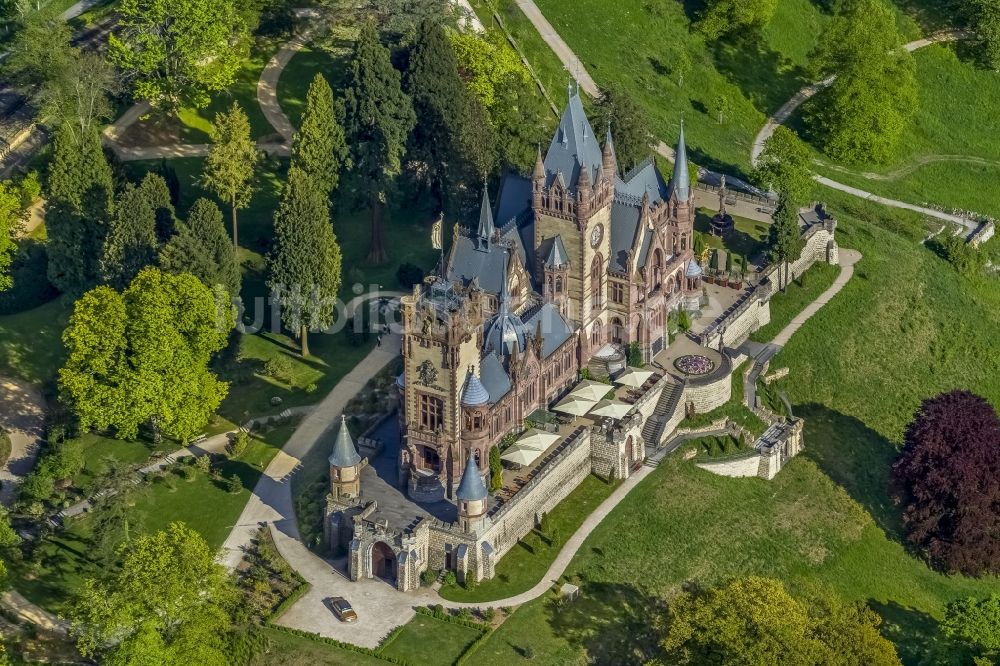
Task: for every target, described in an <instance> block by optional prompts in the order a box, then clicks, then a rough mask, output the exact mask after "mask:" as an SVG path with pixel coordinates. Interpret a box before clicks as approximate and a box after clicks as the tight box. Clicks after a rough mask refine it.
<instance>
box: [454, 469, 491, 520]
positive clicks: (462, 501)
mask: <svg viewBox="0 0 1000 666" xmlns="http://www.w3.org/2000/svg"><path fill="white" fill-rule="evenodd" d="M487 496H488V493H487V491H486V485H485V484H483V477H482V476H480V474H479V467H478V466H477V465H476V456H475V455H474V454H473V453H472V452H471V451H470V452H469V458H468V460H467V461H466V463H465V473H463V474H462V482H461V483H460V484H458V490H457V491H456V492H455V497H456V498H457V499H458V525H459V527H460V528H461V529H463V530H465V531H466V532H475V531H476V530H477V529H479V528H480V527H482V526H483V523H484V522H485V520H486V505H487V500H486V498H487Z"/></svg>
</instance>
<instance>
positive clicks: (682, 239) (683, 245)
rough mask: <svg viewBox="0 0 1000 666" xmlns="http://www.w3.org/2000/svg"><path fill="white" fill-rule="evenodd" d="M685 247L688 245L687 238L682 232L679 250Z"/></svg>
mask: <svg viewBox="0 0 1000 666" xmlns="http://www.w3.org/2000/svg"><path fill="white" fill-rule="evenodd" d="M687 247H688V239H687V236H684V235H683V234H682V235H681V252H683V251H684V250H686V249H687Z"/></svg>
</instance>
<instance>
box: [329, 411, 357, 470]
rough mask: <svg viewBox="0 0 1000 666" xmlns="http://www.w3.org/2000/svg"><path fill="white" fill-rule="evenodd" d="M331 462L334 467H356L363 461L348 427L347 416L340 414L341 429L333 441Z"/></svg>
mask: <svg viewBox="0 0 1000 666" xmlns="http://www.w3.org/2000/svg"><path fill="white" fill-rule="evenodd" d="M329 460H330V464H331V465H332V466H334V467H341V468H343V467H354V466H355V465H357V464H358V463H359V462H361V456H360V455H358V450H357V449H356V448H355V447H354V440H353V439H351V432H350V431H349V430H348V429H347V416H345V415H344V414H341V415H340V429H339V430H338V431H337V438H336V439H335V440H334V441H333V453H331V454H330V458H329Z"/></svg>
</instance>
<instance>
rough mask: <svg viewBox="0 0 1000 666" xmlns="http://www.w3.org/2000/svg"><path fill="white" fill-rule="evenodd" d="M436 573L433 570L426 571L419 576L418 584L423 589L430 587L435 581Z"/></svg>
mask: <svg viewBox="0 0 1000 666" xmlns="http://www.w3.org/2000/svg"><path fill="white" fill-rule="evenodd" d="M437 577H438V572H437V570H435V569H426V570H425V571H424V572H423V573H422V574H420V584H421V585H423V586H424V587H430V586H431V585H433V584H434V581H435V580H437Z"/></svg>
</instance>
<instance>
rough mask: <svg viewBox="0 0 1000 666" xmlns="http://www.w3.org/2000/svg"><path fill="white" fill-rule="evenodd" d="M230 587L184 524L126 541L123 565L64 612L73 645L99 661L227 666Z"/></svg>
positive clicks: (91, 584)
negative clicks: (69, 626) (75, 643)
mask: <svg viewBox="0 0 1000 666" xmlns="http://www.w3.org/2000/svg"><path fill="white" fill-rule="evenodd" d="M235 599H236V592H235V587H234V585H233V583H232V581H231V580H230V579H229V577H228V576H227V574H226V571H225V569H223V567H222V566H221V565H219V564H217V563H216V562H215V553H214V552H213V550H212V549H211V548H209V546H208V544H207V543H205V540H204V539H202V537H201V536H200V535H199V534H198V533H197V532H195V531H194V530H192V529H190V528H189V527H187V526H185V525H184V524H183V523H172V524H171V525H170V526H169V527H168V528H167V529H166V530H164V531H162V532H156V533H154V534H145V535H142V536H139V537H137V538H136V539H134V540H132V541H131V542H130V543H129V544H127V545H126V546H125V549H124V551H123V560H122V566H121V569H120V570H119V571H117V572H115V573H113V574H111V575H108V576H107V577H106V578H105V579H103V580H97V579H88V580H87V581H85V583H84V585H83V589H82V590H81V592H80V593H79V595H78V598H77V600H76V602H75V604H74V605H73V606H72V609H71V611H70V617H71V619H72V631H73V635H74V636H75V637H76V642H77V647H78V648H79V650H80V652H81V653H82V654H83V655H85V656H87V657H94V656H98V655H100V656H101V657H102V663H105V664H122V665H124V664H164V665H170V666H181V665H183V664H199V665H202V666H225V665H226V664H228V663H230V662H229V659H228V658H227V656H226V654H225V636H226V634H227V632H228V631H229V630H230V627H231V622H230V615H229V613H230V609H231V607H232V604H233V603H235Z"/></svg>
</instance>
